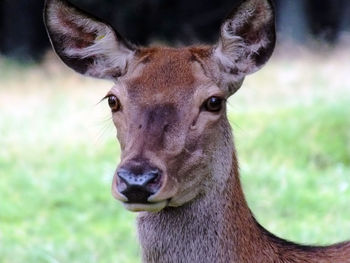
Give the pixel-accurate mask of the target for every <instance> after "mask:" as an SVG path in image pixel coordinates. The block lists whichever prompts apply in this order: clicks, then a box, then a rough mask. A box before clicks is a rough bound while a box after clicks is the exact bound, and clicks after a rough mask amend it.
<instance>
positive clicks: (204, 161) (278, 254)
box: [45, 0, 350, 263]
mask: <svg viewBox="0 0 350 263" xmlns="http://www.w3.org/2000/svg"><path fill="white" fill-rule="evenodd" d="M61 8H64V9H65V10H66V13H65V14H64V15H63V16H64V17H62V14H61V13H60V12H59V10H60V9H61ZM77 10H78V9H76V8H74V7H72V6H71V5H69V4H68V3H67V2H65V1H62V0H47V3H46V11H47V13H46V15H45V19H47V21H46V24H47V25H48V32H49V35H50V37H51V40H52V43H53V45H54V47H55V50H56V51H62V52H58V54H59V55H60V56H61V57H62V59H63V61H64V62H65V63H66V64H67V65H68V66H70V67H72V68H73V69H75V70H76V71H78V72H80V73H82V74H85V75H89V76H97V77H101V78H114V81H115V86H114V87H113V88H112V89H111V91H110V92H109V94H108V96H115V97H117V98H118V99H119V101H120V104H121V107H120V110H119V111H115V112H113V122H114V124H115V126H116V127H117V130H118V139H119V142H120V145H121V149H122V156H121V163H120V165H119V166H120V167H132V169H134V170H140V171H141V170H142V169H143V168H144V167H152V168H153V167H155V168H157V169H158V170H159V171H161V172H162V175H161V178H160V179H159V180H160V181H159V182H158V183H159V185H160V188H159V189H158V191H157V192H155V193H154V194H153V195H152V196H150V197H149V198H148V199H147V203H146V204H134V203H129V202H128V198H127V197H126V196H124V195H123V194H121V193H120V192H119V190H118V186H120V184H121V182H120V180H119V179H118V175H117V174H116V175H115V177H114V180H113V186H112V193H113V195H114V196H115V197H116V198H117V199H119V200H120V201H122V202H123V203H124V205H125V207H126V208H127V209H129V210H131V211H142V212H141V213H140V216H139V218H138V230H139V238H140V242H141V246H142V257H143V261H144V262H147V263H171V262H201V263H209V262H210V263H212V262H215V263H227V262H232V263H234V262H240V263H241V262H261V263H265V262H276V263H279V262H281V263H287V262H288V263H292V262H296V263H301V262H309V263H326V262H332V263H346V262H350V243H349V242H347V243H342V244H337V245H333V246H329V247H312V246H301V245H297V244H293V243H291V242H288V241H285V240H282V239H280V238H278V237H276V236H274V235H273V234H271V233H269V232H268V231H267V230H265V229H264V228H263V227H262V226H261V225H259V223H257V222H256V220H255V219H254V216H253V214H252V213H251V211H250V210H249V207H248V205H247V203H246V201H245V198H244V194H243V191H242V187H241V184H240V179H239V169H238V162H237V158H236V152H235V148H234V145H233V138H232V134H231V128H230V124H229V122H228V119H227V116H226V109H225V104H223V105H222V109H221V110H220V111H217V112H210V111H209V110H208V109H207V108H206V107H205V105H206V101H207V100H208V99H209V98H211V97H213V96H214V97H220V98H222V99H223V100H226V99H227V98H228V97H229V96H231V95H232V94H233V93H234V92H235V91H236V90H237V89H238V88H239V87H240V86H241V84H242V81H243V79H244V77H245V76H246V75H247V74H250V73H253V72H255V71H256V70H258V69H259V68H261V67H262V65H263V64H265V62H266V61H267V60H268V59H269V57H270V56H271V53H272V50H273V48H274V44H275V32H274V10H273V6H272V4H271V2H270V1H269V0H246V1H242V3H241V4H240V5H239V6H238V7H236V8H235V9H234V12H233V13H232V14H231V15H230V16H229V17H228V18H227V19H226V20H225V22H224V24H223V26H222V28H221V37H220V41H219V42H218V44H217V45H215V46H213V47H211V46H194V47H187V48H178V49H175V48H168V47H152V48H139V49H136V50H133V49H130V48H129V46H128V45H126V44H125V43H123V42H120V37H119V35H118V34H117V33H115V32H114V33H113V32H112V31H111V30H112V29H111V27H110V26H108V25H105V24H103V23H102V22H100V21H98V20H96V19H89V16H87V15H86V16H85V15H84V13H83V12H82V11H77ZM57 14H61V15H60V19H55V17H57ZM70 15H72V16H74V18H75V20H74V25H72V24H71V23H70V20H69V17H70ZM51 16H52V17H51ZM67 19H68V20H67ZM84 19H87V20H84ZM86 22H87V23H86ZM84 25H87V26H88V28H80V27H81V26H83V27H84ZM72 29H73V30H74V32H76V31H77V30H78V31H82V32H80V34H77V35H78V37H77V38H78V39H73V40H74V41H73V44H72V41H71V39H68V38H64V37H62V36H66V35H67V34H66V33H65V32H68V31H69V30H72ZM94 29H96V30H97V31H96V32H97V33H99V34H102V33H104V32H105V33H107V36H109V40H110V41H115V42H113V43H109V42H107V41H106V40H102V41H101V40H100V39H93V42H94V44H92V45H91V43H90V42H91V41H92V39H89V38H88V37H87V36H86V33H88V32H95V31H94ZM62 32H63V33H62ZM78 33H79V32H78ZM101 36H102V38H103V36H104V35H103V34H102V35H101ZM94 38H95V37H94ZM81 41H82V42H81ZM118 41H119V42H118ZM81 43H82V44H81ZM71 45H73V46H74V47H75V49H74V50H73V51H74V52H75V53H74V52H73V53H72V54H78V55H79V54H80V55H81V54H83V55H81V56H70V55H69V54H70V53H69V52H64V51H65V50H66V49H67V47H68V49H69V47H70V46H71ZM81 45H83V47H80V46H81ZM81 49H83V51H82V50H81ZM90 51H91V53H89V52H90ZM96 52H97V53H98V54H99V56H96ZM115 56H116V57H117V59H115V58H114V57H115ZM106 58H108V59H107V60H106ZM105 65H107V66H109V67H110V68H109V69H108V70H107V71H105V70H104V66H105ZM116 69H117V71H118V72H119V74H111V72H112V73H113V72H115V70H116ZM130 169H131V168H130ZM135 173H136V172H135ZM140 173H141V172H140Z"/></svg>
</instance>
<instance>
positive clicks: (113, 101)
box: [108, 95, 121, 112]
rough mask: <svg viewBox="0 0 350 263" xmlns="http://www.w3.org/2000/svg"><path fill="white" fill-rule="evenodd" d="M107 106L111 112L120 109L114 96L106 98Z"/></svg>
mask: <svg viewBox="0 0 350 263" xmlns="http://www.w3.org/2000/svg"><path fill="white" fill-rule="evenodd" d="M108 105H109V107H110V108H111V110H112V112H117V111H119V110H120V108H121V104H120V101H119V99H118V98H117V97H116V96H114V95H111V96H109V97H108Z"/></svg>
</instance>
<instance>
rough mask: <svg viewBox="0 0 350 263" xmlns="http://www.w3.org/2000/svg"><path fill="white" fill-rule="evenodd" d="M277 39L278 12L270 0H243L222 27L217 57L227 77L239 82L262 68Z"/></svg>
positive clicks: (215, 55)
mask: <svg viewBox="0 0 350 263" xmlns="http://www.w3.org/2000/svg"><path fill="white" fill-rule="evenodd" d="M275 42H276V34H275V14H274V8H273V5H272V3H271V1H270V0H244V1H241V4H240V5H238V7H236V8H235V9H234V10H233V11H232V12H231V14H230V15H229V16H228V17H227V18H226V20H225V21H224V23H223V24H222V26H221V36H220V40H219V43H218V44H217V46H216V47H215V51H214V53H213V54H214V58H215V60H216V62H217V63H218V65H219V67H220V71H221V73H222V74H224V75H225V76H224V77H225V78H229V79H231V80H232V81H237V80H240V79H242V78H244V76H245V75H247V74H251V73H253V72H255V71H257V70H259V69H260V68H261V67H262V66H263V65H264V64H265V63H266V62H267V61H268V59H269V58H270V56H271V54H272V52H273V50H274V47H275Z"/></svg>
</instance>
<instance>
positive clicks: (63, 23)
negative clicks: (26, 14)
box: [44, 0, 135, 79]
mask: <svg viewBox="0 0 350 263" xmlns="http://www.w3.org/2000/svg"><path fill="white" fill-rule="evenodd" d="M44 21H45V25H46V29H47V32H48V35H49V37H50V41H51V43H52V46H53V48H54V50H55V51H56V53H57V54H58V56H59V57H60V58H61V59H62V60H63V62H64V63H65V64H66V65H68V66H69V67H70V68H72V69H74V70H75V71H77V72H79V73H81V74H83V75H87V76H91V77H96V78H104V79H116V78H118V77H120V76H122V75H124V74H125V73H126V71H127V66H128V62H129V61H130V60H131V59H132V58H133V55H134V53H135V48H134V47H133V46H132V45H130V44H129V43H128V42H126V41H125V40H124V39H123V38H122V37H121V36H120V35H119V33H118V32H117V31H115V30H114V29H113V28H112V27H111V26H110V25H108V24H106V23H104V22H102V21H101V20H99V19H97V18H95V17H93V16H91V15H88V14H87V13H85V12H83V11H81V10H79V9H78V8H77V7H75V6H73V5H72V4H70V3H68V2H67V1H65V0H46V3H45V9H44Z"/></svg>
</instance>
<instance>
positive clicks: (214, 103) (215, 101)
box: [203, 97, 223, 112]
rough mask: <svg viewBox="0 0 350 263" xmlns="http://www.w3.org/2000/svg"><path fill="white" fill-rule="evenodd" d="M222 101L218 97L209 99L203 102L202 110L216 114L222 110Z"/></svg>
mask: <svg viewBox="0 0 350 263" xmlns="http://www.w3.org/2000/svg"><path fill="white" fill-rule="evenodd" d="M222 102H223V99H222V98H219V97H210V98H209V99H208V100H207V101H206V102H204V104H203V106H204V109H205V110H207V111H210V112H218V111H220V110H221V109H222Z"/></svg>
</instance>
